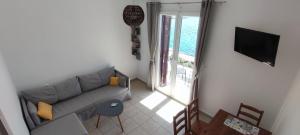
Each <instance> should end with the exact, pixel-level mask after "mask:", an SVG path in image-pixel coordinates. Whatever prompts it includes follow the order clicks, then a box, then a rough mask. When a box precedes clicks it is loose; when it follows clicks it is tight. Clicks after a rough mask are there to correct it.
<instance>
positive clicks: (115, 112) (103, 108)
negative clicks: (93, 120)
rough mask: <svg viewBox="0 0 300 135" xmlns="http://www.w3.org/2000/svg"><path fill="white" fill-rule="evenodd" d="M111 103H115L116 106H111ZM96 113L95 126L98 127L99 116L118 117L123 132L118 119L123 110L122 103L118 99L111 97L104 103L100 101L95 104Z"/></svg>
mask: <svg viewBox="0 0 300 135" xmlns="http://www.w3.org/2000/svg"><path fill="white" fill-rule="evenodd" d="M113 103H116V104H117V105H116V106H111V105H112V104H113ZM97 106H98V107H97V113H98V120H97V126H96V127H97V128H98V127H99V122H100V116H107V117H116V116H117V117H118V120H119V123H120V126H121V129H122V132H124V129H123V126H122V123H121V120H120V117H119V116H120V114H121V113H122V112H123V108H124V107H123V103H122V101H120V100H118V99H113V100H109V101H106V102H104V103H101V104H99V105H97Z"/></svg>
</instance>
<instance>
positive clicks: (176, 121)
mask: <svg viewBox="0 0 300 135" xmlns="http://www.w3.org/2000/svg"><path fill="white" fill-rule="evenodd" d="M182 130H184V132H183V135H191V134H190V133H189V132H188V129H187V112H186V109H184V110H182V111H180V112H179V113H177V114H176V115H175V116H174V117H173V131H174V135H178V134H179V133H182Z"/></svg>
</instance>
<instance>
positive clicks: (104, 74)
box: [98, 67, 115, 85]
mask: <svg viewBox="0 0 300 135" xmlns="http://www.w3.org/2000/svg"><path fill="white" fill-rule="evenodd" d="M98 74H99V75H100V77H101V79H102V81H103V83H104V85H108V84H109V82H110V77H112V76H115V68H114V67H110V68H105V69H102V70H101V71H99V72H98Z"/></svg>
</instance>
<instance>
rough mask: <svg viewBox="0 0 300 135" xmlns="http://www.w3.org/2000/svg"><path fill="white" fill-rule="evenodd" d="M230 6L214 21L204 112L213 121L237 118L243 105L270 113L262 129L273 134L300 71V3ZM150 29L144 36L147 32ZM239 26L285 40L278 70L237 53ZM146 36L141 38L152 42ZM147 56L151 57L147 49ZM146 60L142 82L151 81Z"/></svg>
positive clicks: (258, 0) (262, 0) (252, 1)
mask: <svg viewBox="0 0 300 135" xmlns="http://www.w3.org/2000/svg"><path fill="white" fill-rule="evenodd" d="M226 1H227V3H225V4H217V5H216V6H215V9H216V10H215V12H214V13H213V14H212V18H211V24H210V28H209V29H210V31H209V32H208V36H209V37H210V38H209V39H208V40H207V41H208V44H207V46H208V47H207V48H205V50H206V53H205V55H204V65H203V69H202V76H201V82H202V83H201V87H200V89H199V90H200V92H199V97H200V109H201V110H202V111H203V112H205V113H207V114H209V115H211V116H213V115H214V114H215V113H216V112H217V111H218V110H219V109H220V108H222V109H225V110H226V111H229V112H231V113H233V114H235V113H236V112H237V110H238V106H239V104H240V102H244V103H247V104H250V105H253V106H255V107H257V108H260V109H263V110H264V111H265V114H264V116H263V120H262V124H261V125H262V126H263V127H265V128H267V129H270V128H271V126H272V124H273V122H274V120H275V118H276V115H277V113H278V111H279V109H280V107H281V105H282V104H283V100H284V98H285V96H286V94H287V92H288V90H289V88H290V85H291V83H292V82H293V79H294V77H295V74H296V73H297V70H298V68H299V66H300V65H299V64H300V63H299V62H297V61H298V58H299V57H300V54H299V53H298V51H299V50H300V46H299V45H298V44H299V42H300V38H298V37H299V36H298V35H299V33H300V27H299V26H298V25H299V22H300V17H299V16H298V15H297V13H299V12H300V9H299V5H300V1H298V0H284V1H283V0H226ZM145 25H146V24H145V23H144V24H143V25H142V28H143V29H142V32H146V30H147V29H146V26H145ZM236 26H239V27H245V28H250V29H254V30H259V31H265V32H269V33H275V34H279V35H280V36H281V39H280V43H279V49H278V54H277V60H276V66H275V67H270V66H268V65H265V64H262V63H260V62H258V61H256V60H253V59H251V58H249V57H246V56H244V55H241V54H239V53H236V52H234V49H233V47H234V28H235V27H236ZM144 34H145V33H143V34H142V38H143V39H144V40H147V37H146V35H144ZM143 35H144V36H143ZM142 43H144V44H146V43H147V42H146V41H142ZM142 51H143V52H142V54H148V48H147V47H145V48H143V47H142ZM147 59H148V56H147V55H146V56H143V57H142V61H141V62H140V63H139V69H140V70H139V71H140V72H139V75H138V77H139V78H140V79H142V80H146V79H147V68H146V62H147Z"/></svg>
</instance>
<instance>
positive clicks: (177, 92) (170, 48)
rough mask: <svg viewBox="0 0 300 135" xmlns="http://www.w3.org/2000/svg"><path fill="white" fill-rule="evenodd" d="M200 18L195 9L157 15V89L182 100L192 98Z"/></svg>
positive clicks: (185, 102)
mask: <svg viewBox="0 0 300 135" xmlns="http://www.w3.org/2000/svg"><path fill="white" fill-rule="evenodd" d="M199 19H200V18H199V15H197V14H196V13H176V14H171V13H168V14H161V15H160V29H159V32H160V48H159V49H160V51H159V67H158V69H159V75H158V77H159V78H158V80H159V82H158V86H157V89H158V90H159V91H161V92H162V93H164V94H167V95H169V96H171V97H173V98H174V99H176V100H177V101H179V102H181V103H183V104H188V103H189V102H190V99H191V92H192V81H193V72H194V71H193V67H194V63H195V62H194V60H195V54H196V42H197V34H198V27H199Z"/></svg>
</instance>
